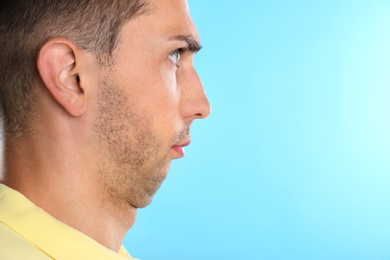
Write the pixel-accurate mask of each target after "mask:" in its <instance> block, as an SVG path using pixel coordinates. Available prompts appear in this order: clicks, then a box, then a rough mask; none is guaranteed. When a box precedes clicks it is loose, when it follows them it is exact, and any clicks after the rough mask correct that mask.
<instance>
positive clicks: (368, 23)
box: [125, 0, 390, 260]
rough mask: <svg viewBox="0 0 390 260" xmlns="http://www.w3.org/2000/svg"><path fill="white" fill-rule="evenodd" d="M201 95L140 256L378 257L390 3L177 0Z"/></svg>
mask: <svg viewBox="0 0 390 260" xmlns="http://www.w3.org/2000/svg"><path fill="white" fill-rule="evenodd" d="M189 3H190V7H191V12H192V15H193V18H194V20H195V22H196V24H197V26H198V29H199V32H200V34H201V36H202V43H203V45H204V49H203V50H202V51H201V52H200V53H199V54H198V56H197V58H196V66H197V68H198V71H199V74H200V75H201V77H202V79H203V82H204V85H205V88H206V91H207V93H208V95H209V98H210V101H211V103H212V106H213V113H212V115H211V116H210V117H209V118H208V119H206V120H203V121H198V122H195V123H194V127H193V131H192V135H193V143H192V145H191V146H190V147H189V148H188V149H187V155H186V157H185V158H184V159H182V160H179V161H175V162H174V163H173V164H172V167H171V171H170V174H169V176H168V178H167V180H166V181H165V182H164V184H163V186H162V188H161V189H160V191H159V192H158V193H157V195H156V196H155V198H154V201H153V203H152V204H151V205H150V206H149V207H148V208H145V209H142V210H140V211H139V215H138V219H137V222H136V224H135V226H134V228H133V229H131V231H130V232H129V234H128V236H127V238H126V240H125V245H126V247H127V248H128V249H129V250H130V252H131V253H132V254H133V255H134V256H137V257H140V258H141V259H142V260H148V259H159V260H168V259H169V260H183V259H184V260H192V259H194V260H195V259H205V260H208V259H229V260H230V259H240V260H244V259H278V260H279V259H304V260H305V259H310V260H313V259H314V260H317V259H331V260H336V259H343V260H346V259H368V260H375V259H390V160H389V158H390V1H385V0H366V1H361V0H328V1H312V0H261V1H255V0H249V1H242V2H240V1H222V0H213V1H200V0H190V1H189Z"/></svg>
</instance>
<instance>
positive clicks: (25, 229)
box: [0, 184, 136, 260]
mask: <svg viewBox="0 0 390 260" xmlns="http://www.w3.org/2000/svg"><path fill="white" fill-rule="evenodd" d="M0 205H1V207H0V222H2V223H4V224H5V225H6V226H8V227H9V228H11V229H12V230H13V231H14V232H16V233H18V234H19V235H20V236H21V237H23V238H24V239H25V240H27V241H29V242H30V243H31V244H33V245H34V246H36V247H37V248H39V249H40V250H41V251H43V252H44V253H45V254H47V255H49V256H50V257H52V258H54V259H96V260H98V259H113V260H125V259H126V260H128V259H133V260H136V259H134V258H131V256H130V255H129V254H128V253H127V251H126V249H125V248H124V247H123V246H122V247H121V249H120V251H119V253H116V252H113V251H111V250H109V249H108V248H106V247H104V246H102V245H100V244H99V243H97V242H96V241H95V240H93V239H91V238H90V237H88V236H86V235H85V234H83V233H81V232H79V231H78V230H76V229H74V228H72V227H70V226H68V225H66V224H65V223H63V222H61V221H59V220H57V219H56V218H54V217H52V216H51V215H49V214H48V213H47V212H45V211H44V210H43V209H41V208H39V207H37V206H36V205H35V204H33V203H32V202H31V201H30V200H28V199H27V198H26V197H25V196H24V195H22V194H21V193H19V192H18V191H15V190H13V189H11V188H9V187H7V186H5V185H3V184H0Z"/></svg>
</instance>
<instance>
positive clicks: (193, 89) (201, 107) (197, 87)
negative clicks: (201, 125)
mask: <svg viewBox="0 0 390 260" xmlns="http://www.w3.org/2000/svg"><path fill="white" fill-rule="evenodd" d="M182 86H183V89H182V95H183V96H182V98H183V103H184V104H183V113H184V115H183V116H184V117H193V118H194V119H197V118H199V119H200V118H206V117H208V116H209V115H210V113H211V106H210V102H209V100H208V98H207V95H206V92H205V90H204V87H203V83H202V81H201V79H200V77H199V75H198V73H197V71H196V70H195V68H193V67H192V68H191V69H190V70H189V71H188V72H187V73H186V74H185V77H184V78H183V82H182Z"/></svg>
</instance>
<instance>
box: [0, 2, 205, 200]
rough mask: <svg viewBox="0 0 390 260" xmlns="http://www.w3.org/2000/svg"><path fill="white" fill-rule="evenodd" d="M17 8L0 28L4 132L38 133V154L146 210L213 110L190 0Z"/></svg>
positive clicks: (109, 195)
mask: <svg viewBox="0 0 390 260" xmlns="http://www.w3.org/2000/svg"><path fill="white" fill-rule="evenodd" d="M17 2H22V1H17ZM35 2H39V4H35ZM46 2H47V3H46ZM11 6H14V7H13V8H14V9H12V10H11V11H12V12H13V14H7V15H6V18H2V19H10V20H11V21H10V22H6V21H5V20H4V21H3V20H2V22H1V26H2V27H1V34H2V35H1V38H2V40H1V41H2V44H3V41H4V44H5V45H6V48H5V49H3V50H2V54H1V58H2V59H1V61H0V62H1V71H0V74H1V77H2V78H1V83H2V84H3V85H2V86H1V93H0V94H1V100H0V101H1V105H2V108H3V113H4V118H5V119H4V121H5V131H6V135H8V136H12V135H15V134H25V133H27V135H33V136H34V138H35V139H38V141H36V140H35V143H37V142H38V143H42V145H41V147H42V148H40V152H42V153H47V154H48V155H50V157H52V158H54V160H56V159H57V158H60V159H61V160H69V163H67V164H66V165H65V166H66V167H69V168H71V170H72V171H74V172H76V171H77V170H80V169H81V168H82V169H83V171H81V172H80V174H79V175H76V177H77V178H80V179H84V180H85V181H86V182H88V181H89V182H92V179H91V178H93V179H95V180H96V179H97V180H99V183H101V184H102V186H103V188H104V190H105V192H104V194H102V196H105V197H107V198H106V200H108V201H110V202H113V203H115V200H116V201H117V202H118V201H122V202H123V201H125V202H126V203H127V204H130V205H132V206H134V207H136V208H138V207H144V206H146V205H148V204H149V203H150V201H151V199H152V197H153V195H154V194H155V192H156V191H157V189H158V188H159V186H160V185H161V183H162V181H163V180H164V179H165V177H166V174H167V172H168V169H169V166H170V162H171V160H173V159H176V158H180V157H182V156H184V148H183V147H184V146H186V145H188V144H189V143H190V127H191V124H192V122H193V120H195V119H198V118H204V117H206V116H208V115H209V113H210V105H209V103H208V100H207V97H206V95H205V93H204V90H203V86H202V83H201V81H200V79H199V76H198V74H197V72H196V70H195V69H194V66H193V59H194V56H195V54H196V52H197V51H198V50H199V49H200V43H199V36H198V33H197V30H196V28H195V25H194V24H193V22H192V19H191V17H190V14H189V10H188V6H187V2H186V1H185V0H145V1H144V2H141V1H129V0H123V1H120V0H115V1H112V0H110V1H104V0H96V1H95V0H89V1H87V0H74V1H69V0H61V1H60V0H56V1H48V0H46V1H31V3H30V1H23V3H20V4H18V5H16V4H11ZM25 6H26V7H25ZM19 9H20V11H18V10H19ZM22 9H23V10H22ZM11 11H9V12H10V13H11ZM7 13H8V11H7ZM18 14H20V17H19V16H18ZM15 16H17V18H15ZM4 24H5V25H4ZM4 27H7V28H4ZM8 27H10V28H11V29H9V28H8ZM3 36H4V37H3ZM12 37H14V39H12V40H9V41H8V40H7V39H8V38H12ZM4 44H3V45H4ZM3 52H7V53H3ZM8 52H9V53H8ZM3 57H4V58H3ZM45 147H47V150H48V151H47V152H46V151H45ZM49 150H51V151H49ZM61 157H64V159H62V158H61ZM88 172H92V173H94V174H93V175H88ZM72 176H73V175H72Z"/></svg>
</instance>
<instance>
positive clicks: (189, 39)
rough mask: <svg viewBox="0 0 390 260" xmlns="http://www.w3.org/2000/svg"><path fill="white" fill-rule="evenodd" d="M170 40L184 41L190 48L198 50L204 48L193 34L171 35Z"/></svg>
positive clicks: (193, 50) (194, 50)
mask: <svg viewBox="0 0 390 260" xmlns="http://www.w3.org/2000/svg"><path fill="white" fill-rule="evenodd" d="M169 40H170V41H184V42H186V43H187V44H188V50H189V51H192V52H198V51H200V50H201V49H202V45H201V44H200V42H199V41H197V40H196V39H195V37H194V36H193V35H175V36H172V37H169Z"/></svg>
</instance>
